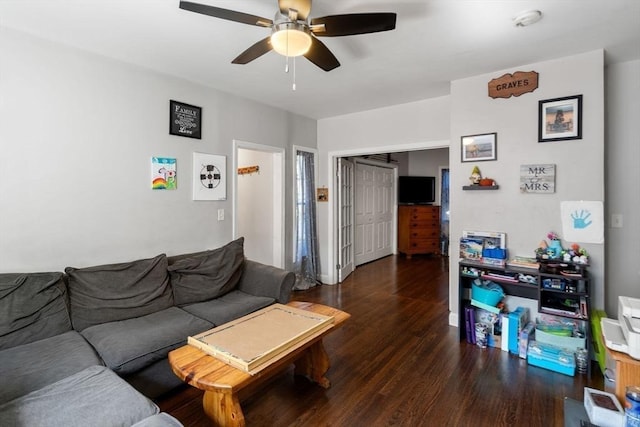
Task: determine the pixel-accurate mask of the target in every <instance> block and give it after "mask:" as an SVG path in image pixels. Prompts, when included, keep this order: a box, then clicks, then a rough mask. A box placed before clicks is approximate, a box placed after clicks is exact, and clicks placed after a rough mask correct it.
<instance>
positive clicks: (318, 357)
mask: <svg viewBox="0 0 640 427" xmlns="http://www.w3.org/2000/svg"><path fill="white" fill-rule="evenodd" d="M295 365H296V368H295V374H296V375H304V376H306V377H308V378H310V379H311V380H312V381H314V382H316V383H318V384H319V385H320V386H321V387H324V388H329V387H331V381H329V379H328V378H327V377H325V376H324V375H325V374H326V373H327V371H328V370H329V366H330V364H329V356H328V355H327V352H326V351H325V349H324V345H322V340H320V341H318V342H316V343H315V344H313V345H312V346H311V347H309V348H308V349H307V350H305V352H304V353H302V355H301V356H300V358H299V359H298V360H296V362H295Z"/></svg>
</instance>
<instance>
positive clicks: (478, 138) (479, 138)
mask: <svg viewBox="0 0 640 427" xmlns="http://www.w3.org/2000/svg"><path fill="white" fill-rule="evenodd" d="M461 144H462V146H461V152H462V161H463V162H482V161H485V160H497V159H498V152H497V148H498V134H497V133H484V134H479V135H467V136H463V137H462V138H461Z"/></svg>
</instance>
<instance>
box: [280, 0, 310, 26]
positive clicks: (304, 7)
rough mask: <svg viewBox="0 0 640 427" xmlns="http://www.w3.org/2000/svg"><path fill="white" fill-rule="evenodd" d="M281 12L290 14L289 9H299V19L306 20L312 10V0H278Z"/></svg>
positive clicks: (286, 14)
mask: <svg viewBox="0 0 640 427" xmlns="http://www.w3.org/2000/svg"><path fill="white" fill-rule="evenodd" d="M278 7H280V13H281V14H283V15H284V16H289V9H295V10H297V11H298V19H301V20H303V21H304V20H305V19H307V17H308V16H309V13H310V12H311V0H278Z"/></svg>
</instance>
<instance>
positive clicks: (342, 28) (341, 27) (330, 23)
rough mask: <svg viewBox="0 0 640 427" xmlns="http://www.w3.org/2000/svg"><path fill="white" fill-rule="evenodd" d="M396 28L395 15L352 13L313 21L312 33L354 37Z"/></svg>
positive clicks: (319, 35) (323, 35)
mask: <svg viewBox="0 0 640 427" xmlns="http://www.w3.org/2000/svg"><path fill="white" fill-rule="evenodd" d="M395 28H396V14H395V13H351V14H347V15H331V16H323V17H321V18H314V19H312V20H311V31H313V34H315V35H316V36H318V37H338V36H353V35H356V34H368V33H377V32H380V31H389V30H393V29H395Z"/></svg>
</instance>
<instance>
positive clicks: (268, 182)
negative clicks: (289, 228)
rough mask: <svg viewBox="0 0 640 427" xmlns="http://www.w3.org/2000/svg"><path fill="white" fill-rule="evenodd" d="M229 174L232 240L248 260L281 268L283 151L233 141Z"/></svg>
mask: <svg viewBox="0 0 640 427" xmlns="http://www.w3.org/2000/svg"><path fill="white" fill-rule="evenodd" d="M244 172H246V173H244ZM232 173H233V176H234V179H233V183H234V190H235V191H234V194H235V195H236V197H235V198H234V219H233V228H234V229H233V235H234V238H237V237H241V236H244V238H245V240H244V252H245V255H246V256H247V258H249V259H251V260H253V261H257V262H261V263H263V264H267V265H273V266H276V267H280V268H284V250H285V247H284V217H285V215H284V194H285V188H284V149H280V148H277V147H272V146H268V145H260V144H253V143H249V142H243V141H234V167H233V169H232Z"/></svg>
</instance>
